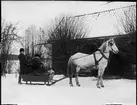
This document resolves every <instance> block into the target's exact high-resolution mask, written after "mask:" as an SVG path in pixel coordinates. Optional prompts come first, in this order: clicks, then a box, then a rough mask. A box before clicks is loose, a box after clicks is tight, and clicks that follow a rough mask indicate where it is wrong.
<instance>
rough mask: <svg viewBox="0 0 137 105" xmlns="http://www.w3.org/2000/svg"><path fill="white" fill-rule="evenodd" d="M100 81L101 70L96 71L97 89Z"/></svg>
mask: <svg viewBox="0 0 137 105" xmlns="http://www.w3.org/2000/svg"><path fill="white" fill-rule="evenodd" d="M100 79H101V69H98V80H97V84H96V86H97V88H100Z"/></svg>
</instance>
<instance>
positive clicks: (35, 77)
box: [21, 67, 53, 85]
mask: <svg viewBox="0 0 137 105" xmlns="http://www.w3.org/2000/svg"><path fill="white" fill-rule="evenodd" d="M29 69H31V70H30V71H32V68H30V67H29V68H28V70H29ZM41 69H42V68H39V69H38V70H37V71H40V70H41ZM21 79H22V81H25V82H26V84H28V82H29V83H30V84H32V82H44V84H45V85H51V84H53V78H51V77H50V75H49V74H48V73H47V72H45V73H38V72H36V71H35V70H34V71H33V72H30V73H26V74H23V75H21Z"/></svg>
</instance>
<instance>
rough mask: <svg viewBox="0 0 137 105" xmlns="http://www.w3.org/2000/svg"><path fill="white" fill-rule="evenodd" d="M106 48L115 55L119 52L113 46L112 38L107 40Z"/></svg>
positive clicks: (114, 45)
mask: <svg viewBox="0 0 137 105" xmlns="http://www.w3.org/2000/svg"><path fill="white" fill-rule="evenodd" d="M108 48H109V50H110V51H112V52H113V53H115V54H117V53H118V52H119V50H118V48H117V46H116V44H115V41H114V38H111V39H109V40H108Z"/></svg>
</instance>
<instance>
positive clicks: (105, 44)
mask: <svg viewBox="0 0 137 105" xmlns="http://www.w3.org/2000/svg"><path fill="white" fill-rule="evenodd" d="M107 42H108V41H106V42H104V43H103V44H102V45H101V46H100V47H99V50H101V51H102V52H105V50H106V46H107Z"/></svg>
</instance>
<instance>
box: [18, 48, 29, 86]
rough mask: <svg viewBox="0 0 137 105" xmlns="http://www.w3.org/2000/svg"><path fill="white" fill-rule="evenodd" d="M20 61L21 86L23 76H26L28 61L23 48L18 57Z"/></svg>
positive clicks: (19, 80) (19, 81)
mask: <svg viewBox="0 0 137 105" xmlns="http://www.w3.org/2000/svg"><path fill="white" fill-rule="evenodd" d="M18 59H19V61H20V72H19V79H18V83H19V84H21V75H23V74H25V73H26V70H27V59H26V56H25V54H24V49H23V48H21V49H20V54H19V56H18Z"/></svg>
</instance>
